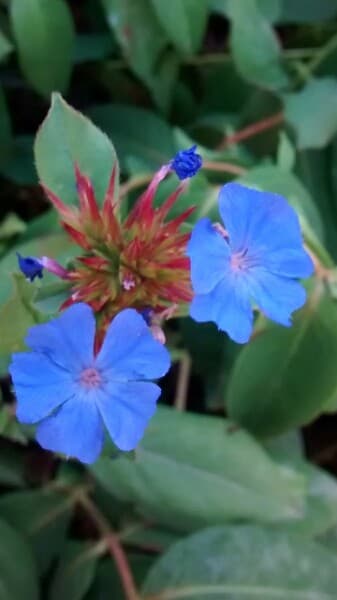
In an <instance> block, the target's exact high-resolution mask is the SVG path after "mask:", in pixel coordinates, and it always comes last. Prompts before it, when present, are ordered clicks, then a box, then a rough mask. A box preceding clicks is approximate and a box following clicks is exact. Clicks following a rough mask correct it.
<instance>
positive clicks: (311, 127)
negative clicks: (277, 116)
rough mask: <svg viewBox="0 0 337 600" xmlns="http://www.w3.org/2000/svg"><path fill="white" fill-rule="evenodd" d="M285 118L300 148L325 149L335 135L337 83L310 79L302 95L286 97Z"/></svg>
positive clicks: (331, 80)
mask: <svg viewBox="0 0 337 600" xmlns="http://www.w3.org/2000/svg"><path fill="white" fill-rule="evenodd" d="M318 107H322V108H321V110H318ZM285 116H286V119H287V121H288V123H290V124H291V125H292V126H293V127H294V129H295V131H296V133H297V143H298V147H299V148H301V149H303V148H322V147H323V146H325V145H326V144H327V143H328V142H329V141H330V140H331V139H332V137H333V136H334V135H335V133H336V132H337V79H335V78H332V77H326V78H324V79H323V78H322V79H312V80H311V81H309V83H308V84H307V85H306V86H305V87H304V88H303V90H302V91H301V92H297V93H294V94H288V95H286V96H285ZM313 116H314V117H313Z"/></svg>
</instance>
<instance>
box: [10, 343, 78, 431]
mask: <svg viewBox="0 0 337 600" xmlns="http://www.w3.org/2000/svg"><path fill="white" fill-rule="evenodd" d="M9 372H10V374H11V376H12V379H13V384H14V389H15V394H16V398H17V412H16V415H17V418H18V420H19V421H21V423H37V421H40V420H41V419H44V418H45V417H46V416H48V415H49V414H50V413H51V412H52V411H53V410H55V409H56V408H57V407H58V406H59V405H60V404H62V403H63V402H64V401H66V400H68V399H69V398H71V397H72V396H73V395H74V384H73V381H72V378H71V376H70V374H69V373H68V372H67V371H65V370H64V369H62V368H60V367H58V366H57V365H55V364H54V363H52V362H50V360H49V359H48V358H46V357H45V356H43V355H40V354H35V353H33V352H32V353H25V352H22V353H20V354H14V355H13V359H12V363H11V366H10V368H9Z"/></svg>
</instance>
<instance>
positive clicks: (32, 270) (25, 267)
mask: <svg viewBox="0 0 337 600" xmlns="http://www.w3.org/2000/svg"><path fill="white" fill-rule="evenodd" d="M16 254H17V257H18V263H19V267H20V270H21V271H22V273H23V274H24V275H25V276H26V277H27V279H30V281H34V279H35V277H39V279H41V278H42V277H43V264H42V263H41V261H40V260H39V259H38V258H34V257H33V256H21V254H19V252H17V253H16Z"/></svg>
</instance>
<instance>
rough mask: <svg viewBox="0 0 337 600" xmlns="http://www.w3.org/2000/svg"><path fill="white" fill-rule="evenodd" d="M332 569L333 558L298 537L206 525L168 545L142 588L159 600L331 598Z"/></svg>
mask: <svg viewBox="0 0 337 600" xmlns="http://www.w3.org/2000/svg"><path fill="white" fill-rule="evenodd" d="M336 570H337V557H336V556H334V555H333V554H330V553H329V552H328V551H327V550H325V548H322V547H321V546H319V545H318V544H315V543H313V542H309V541H306V540H303V538H301V537H298V536H294V535H289V534H287V533H284V532H280V531H274V530H272V529H269V530H268V529H266V528H259V527H253V526H250V525H236V526H228V527H212V528H209V529H205V530H204V531H201V532H198V533H196V534H194V535H191V536H189V537H187V538H185V539H183V540H182V541H180V542H178V543H177V544H174V545H173V546H171V547H170V549H169V550H168V551H167V552H166V554H164V556H162V557H161V558H160V559H159V560H158V561H157V563H156V564H155V565H154V566H153V568H152V569H151V571H150V573H149V576H148V577H147V579H146V582H145V585H144V586H143V590H142V591H143V594H144V597H145V598H146V597H149V598H150V597H156V598H157V597H158V599H159V598H162V600H180V599H181V600H183V599H187V598H188V599H190V600H232V599H234V598H235V600H248V599H253V598H254V599H256V600H262V599H263V600H333V599H335V597H336V583H337V575H336Z"/></svg>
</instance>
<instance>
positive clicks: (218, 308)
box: [190, 277, 253, 344]
mask: <svg viewBox="0 0 337 600" xmlns="http://www.w3.org/2000/svg"><path fill="white" fill-rule="evenodd" d="M190 315H191V317H192V318H193V319H194V320H195V321H198V322H199V323H200V322H205V321H213V322H214V323H216V324H217V326H218V327H219V329H221V331H226V332H227V333H228V335H229V337H230V338H231V339H232V340H234V341H235V342H237V343H239V344H244V343H246V342H248V340H249V338H250V336H251V333H252V328H253V312H252V308H251V305H250V302H249V295H248V291H247V289H246V287H245V284H244V282H243V281H242V280H239V279H238V278H235V277H227V278H225V279H223V280H222V281H221V282H220V283H219V284H218V285H217V286H216V288H215V289H214V290H213V291H212V292H210V293H209V294H204V295H200V296H195V298H194V299H193V300H192V303H191V306H190Z"/></svg>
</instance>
